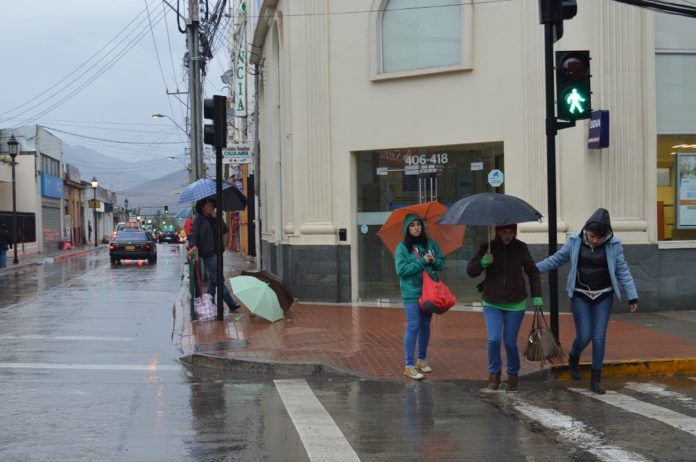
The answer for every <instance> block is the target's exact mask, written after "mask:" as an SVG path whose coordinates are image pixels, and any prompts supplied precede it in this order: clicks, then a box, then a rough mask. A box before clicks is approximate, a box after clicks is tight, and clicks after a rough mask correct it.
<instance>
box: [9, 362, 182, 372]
mask: <svg viewBox="0 0 696 462" xmlns="http://www.w3.org/2000/svg"><path fill="white" fill-rule="evenodd" d="M0 369H72V370H95V371H96V370H103V371H178V370H181V367H179V366H172V365H165V364H60V363H56V364H54V363H0Z"/></svg>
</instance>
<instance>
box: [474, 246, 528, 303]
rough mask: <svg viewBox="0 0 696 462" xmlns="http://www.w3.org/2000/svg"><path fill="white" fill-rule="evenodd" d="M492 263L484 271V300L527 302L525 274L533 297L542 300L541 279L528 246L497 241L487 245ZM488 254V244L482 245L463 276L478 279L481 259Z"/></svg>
mask: <svg viewBox="0 0 696 462" xmlns="http://www.w3.org/2000/svg"><path fill="white" fill-rule="evenodd" d="M490 246H491V253H492V254H493V263H491V265H490V266H489V267H488V268H486V269H485V270H486V279H485V280H484V281H483V294H482V295H483V299H484V300H485V301H487V302H489V303H492V304H513V303H517V302H520V301H522V300H524V299H526V298H527V284H526V282H525V280H524V274H523V271H522V270H524V273H526V274H527V277H528V278H529V286H530V289H531V292H532V297H541V279H540V278H539V271H538V270H537V267H536V266H535V265H534V260H533V259H532V256H531V255H530V253H529V248H528V247H527V244H525V243H524V242H522V241H520V240H518V239H517V238H515V239H513V240H512V241H511V242H510V244H509V245H505V244H504V243H503V242H502V241H501V240H500V239H499V238H498V237H496V238H495V239H493V240H492V241H491V243H490ZM487 251H488V244H483V245H481V247H480V248H479V251H478V253H477V254H476V255H475V256H474V257H472V259H471V260H470V261H469V265H468V266H467V268H466V272H467V274H468V275H469V276H471V277H476V276H478V275H480V274H481V273H482V272H483V270H484V268H483V266H482V265H481V258H483V256H484V255H485V254H486V252H487Z"/></svg>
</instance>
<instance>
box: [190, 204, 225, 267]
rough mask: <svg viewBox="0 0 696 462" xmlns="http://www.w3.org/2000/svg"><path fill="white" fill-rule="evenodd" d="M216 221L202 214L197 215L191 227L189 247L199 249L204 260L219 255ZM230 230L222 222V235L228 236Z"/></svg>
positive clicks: (199, 253)
mask: <svg viewBox="0 0 696 462" xmlns="http://www.w3.org/2000/svg"><path fill="white" fill-rule="evenodd" d="M215 220H216V219H215V218H210V217H207V216H205V215H203V214H202V213H199V214H198V215H196V218H195V220H193V224H192V226H191V232H190V233H189V236H188V241H189V246H194V245H195V246H197V247H198V255H200V256H201V257H202V258H207V257H212V256H213V255H216V253H217V247H218V242H217V230H216V225H217V223H216V221H215ZM227 231H228V228H227V225H226V224H225V222H224V221H223V222H222V235H223V236H224V235H225V234H227Z"/></svg>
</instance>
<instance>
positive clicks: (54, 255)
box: [0, 243, 109, 275]
mask: <svg viewBox="0 0 696 462" xmlns="http://www.w3.org/2000/svg"><path fill="white" fill-rule="evenodd" d="M108 248H109V245H108V244H99V245H98V246H97V247H94V244H93V243H92V244H84V245H79V246H75V247H73V248H72V249H70V250H50V251H48V252H43V253H37V254H31V255H20V254H18V255H17V260H19V263H17V264H16V265H15V264H14V263H12V259H13V258H14V254H13V250H12V249H10V250H8V251H7V266H5V267H4V268H0V275H1V274H6V273H10V272H14V271H22V270H25V269H27V268H31V267H33V266H36V265H44V264H47V263H55V262H57V261H61V260H67V259H68V258H73V257H81V256H83V255H86V254H88V253H90V252H96V251H99V250H103V249H107V250H108Z"/></svg>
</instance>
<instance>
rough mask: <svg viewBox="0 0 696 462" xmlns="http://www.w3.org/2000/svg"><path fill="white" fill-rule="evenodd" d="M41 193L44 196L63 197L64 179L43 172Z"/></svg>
mask: <svg viewBox="0 0 696 462" xmlns="http://www.w3.org/2000/svg"><path fill="white" fill-rule="evenodd" d="M41 195H42V196H44V197H55V198H56V199H62V198H63V180H62V179H60V178H58V177H57V176H53V175H48V174H46V173H42V174H41Z"/></svg>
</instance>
